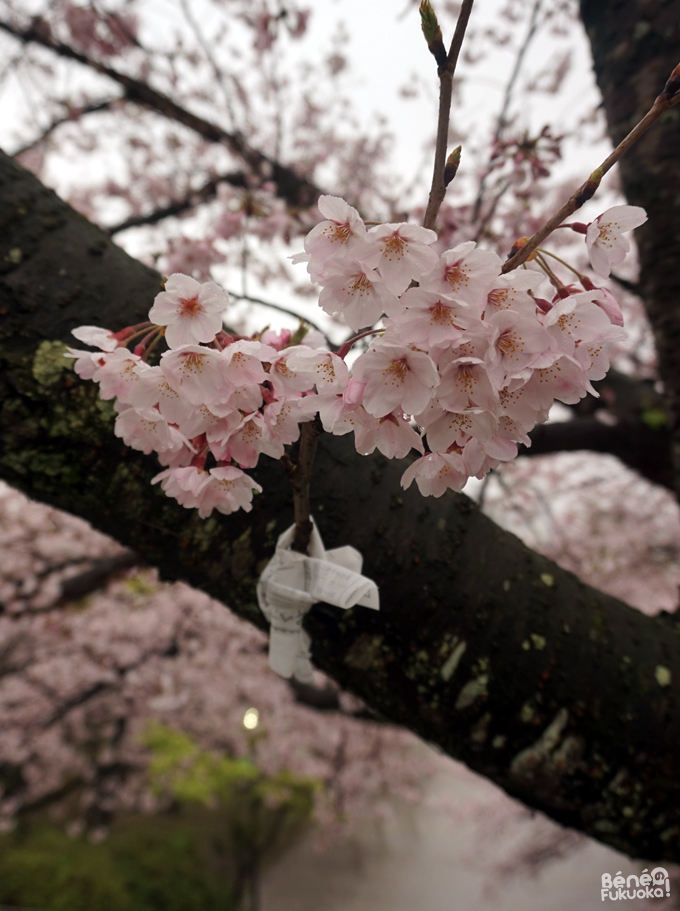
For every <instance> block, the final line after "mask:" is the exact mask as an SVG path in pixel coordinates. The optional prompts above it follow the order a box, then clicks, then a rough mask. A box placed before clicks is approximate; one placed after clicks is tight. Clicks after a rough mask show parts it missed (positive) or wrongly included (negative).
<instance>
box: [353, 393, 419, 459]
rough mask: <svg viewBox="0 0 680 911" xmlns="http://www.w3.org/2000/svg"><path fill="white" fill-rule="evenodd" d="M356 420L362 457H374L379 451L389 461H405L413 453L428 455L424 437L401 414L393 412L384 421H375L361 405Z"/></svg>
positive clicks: (382, 419) (355, 432)
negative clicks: (371, 454)
mask: <svg viewBox="0 0 680 911" xmlns="http://www.w3.org/2000/svg"><path fill="white" fill-rule="evenodd" d="M352 417H353V420H354V441H355V446H356V450H357V452H358V453H360V454H361V455H370V453H372V452H373V451H374V450H375V449H378V450H379V451H380V452H382V454H383V455H384V456H386V457H387V458H388V459H403V458H405V457H406V456H407V455H408V454H409V452H410V451H411V450H412V449H416V450H417V451H418V452H420V453H423V452H424V448H423V441H422V440H421V438H420V435H419V434H418V433H416V431H415V430H414V429H413V427H411V425H410V424H409V422H408V421H407V420H405V419H404V415H403V414H401V412H398V411H393V412H392V413H391V414H386V415H385V416H384V417H382V418H375V417H373V415H371V414H369V413H368V412H367V411H366V409H365V408H363V407H362V406H361V405H358V406H357V407H356V408H355V409H354V411H353V413H352Z"/></svg>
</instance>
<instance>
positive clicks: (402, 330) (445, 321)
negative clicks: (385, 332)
mask: <svg viewBox="0 0 680 911" xmlns="http://www.w3.org/2000/svg"><path fill="white" fill-rule="evenodd" d="M401 303H402V304H404V306H405V307H406V310H405V311H404V314H403V316H401V317H400V318H399V320H398V322H396V321H395V322H393V323H391V324H390V328H391V329H394V330H397V332H398V334H399V336H400V337H401V338H402V339H404V340H409V341H411V342H412V343H413V344H414V345H425V346H427V347H434V346H437V345H439V346H442V345H448V344H450V343H451V342H454V341H458V340H459V339H461V338H462V337H463V334H464V331H465V328H467V327H469V326H470V324H471V322H472V317H471V314H470V312H469V308H468V307H467V305H466V304H465V303H462V302H460V301H454V300H453V299H452V298H450V297H444V295H441V294H437V293H435V292H434V291H423V289H422V288H409V289H408V290H407V291H404V293H403V294H402V296H401ZM466 311H468V312H467V313H466Z"/></svg>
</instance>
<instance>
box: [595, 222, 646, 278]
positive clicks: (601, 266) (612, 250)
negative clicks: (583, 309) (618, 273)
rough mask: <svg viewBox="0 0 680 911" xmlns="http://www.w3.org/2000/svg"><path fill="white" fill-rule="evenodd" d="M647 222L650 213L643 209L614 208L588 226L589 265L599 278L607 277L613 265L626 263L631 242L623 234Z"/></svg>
mask: <svg viewBox="0 0 680 911" xmlns="http://www.w3.org/2000/svg"><path fill="white" fill-rule="evenodd" d="M646 221H647V213H646V212H645V210H644V209H643V208H641V207H640V206H612V208H611V209H607V211H606V212H603V213H602V215H598V217H597V218H596V219H595V221H593V222H591V223H590V224H589V225H588V231H587V233H586V247H587V248H588V256H589V257H590V264H591V266H592V267H593V269H594V270H595V271H596V272H597V274H598V275H601V276H602V278H607V276H608V275H609V273H610V272H611V270H612V266H618V265H619V264H620V263H622V262H623V260H624V259H625V258H626V253H627V252H628V251H629V250H630V243H629V242H628V240H627V239H626V238H625V237H623V236H622V235H623V234H624V233H625V232H626V231H632V230H633V228H639V227H640V225H643V224H644V223H645V222H646Z"/></svg>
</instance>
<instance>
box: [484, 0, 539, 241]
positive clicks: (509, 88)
mask: <svg viewBox="0 0 680 911" xmlns="http://www.w3.org/2000/svg"><path fill="white" fill-rule="evenodd" d="M542 3H543V0H536V2H535V3H534V8H533V9H532V11H531V18H530V20H529V29H528V31H527V33H526V35H525V37H524V41H523V42H522V44H521V45H520V47H519V50H518V52H517V56H516V57H515V65H514V66H513V68H512V73H511V74H510V78H509V79H508V82H507V84H506V86H505V92H504V93H503V104H502V106H501V112H500V114H499V115H498V123H497V125H496V131H495V133H494V137H493V140H492V143H491V149H492V152H493V149H494V148H495V146H496V143H497V142H498V140H499V139H500V138H501V136H502V134H503V131H504V130H505V127H506V126H507V125H508V110H509V108H510V103H511V101H512V93H513V92H514V89H515V85H516V83H517V79H518V77H519V74H520V70H521V69H522V64H523V62H524V58H525V56H526V53H527V50H528V49H529V45H530V44H531V40H532V38H533V37H534V35H535V34H536V30H537V28H538V13H539V11H540V9H541V5H542ZM488 177H489V171H486V172H485V173H484V175H483V176H482V178H481V180H480V181H479V188H478V190H477V198H476V199H475V205H474V209H473V214H472V221H473V223H474V222H476V221H477V219H478V218H479V214H480V211H481V208H482V203H483V202H484V192H485V190H486V181H487V178H488ZM496 204H498V199H496ZM493 209H494V211H495V206H494V207H493ZM492 217H493V213H492V214H491V216H488V215H487V217H486V218H485V220H484V223H483V225H482V226H480V228H479V230H478V231H477V236H476V237H475V240H479V238H480V236H481V234H482V231H483V230H484V228H485V227H486V225H487V224H488V222H489V221H490V220H491V218H492Z"/></svg>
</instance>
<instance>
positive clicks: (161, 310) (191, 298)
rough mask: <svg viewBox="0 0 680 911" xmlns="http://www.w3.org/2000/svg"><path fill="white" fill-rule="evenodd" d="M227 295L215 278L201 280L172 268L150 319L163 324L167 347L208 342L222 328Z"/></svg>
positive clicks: (227, 302)
mask: <svg viewBox="0 0 680 911" xmlns="http://www.w3.org/2000/svg"><path fill="white" fill-rule="evenodd" d="M228 304H229V295H228V294H227V292H226V291H223V290H222V289H221V288H220V287H218V285H216V284H215V282H204V283H203V284H201V283H200V282H197V281H196V279H194V278H191V277H190V276H188V275H182V274H181V272H175V273H174V274H173V275H171V276H170V278H169V279H168V280H167V281H166V283H165V290H164V291H161V292H160V294H157V295H156V300H155V303H154V305H153V307H152V308H151V310H150V311H149V319H150V320H151V321H152V322H153V323H155V324H156V325H157V326H165V327H166V328H165V340H166V341H167V343H168V345H169V346H170V348H179V347H180V345H192V344H195V343H196V342H211V341H212V340H213V339H214V338H215V336H216V335H217V333H218V332H219V331H220V329H221V328H222V313H223V312H224V311H225V310H226V308H227V306H228Z"/></svg>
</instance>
